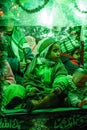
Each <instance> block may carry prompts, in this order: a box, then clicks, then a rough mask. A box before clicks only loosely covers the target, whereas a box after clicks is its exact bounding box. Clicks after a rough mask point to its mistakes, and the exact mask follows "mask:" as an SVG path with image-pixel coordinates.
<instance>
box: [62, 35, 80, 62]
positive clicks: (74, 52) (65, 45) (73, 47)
mask: <svg viewBox="0 0 87 130" xmlns="http://www.w3.org/2000/svg"><path fill="white" fill-rule="evenodd" d="M60 41H61V44H60V47H61V52H63V53H66V54H69V55H71V56H73V57H74V58H75V59H77V60H79V59H80V43H78V42H76V41H75V40H74V39H73V38H72V37H70V36H69V35H68V36H64V37H63V38H62V39H60Z"/></svg>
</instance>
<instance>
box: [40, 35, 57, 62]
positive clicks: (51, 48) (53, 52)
mask: <svg viewBox="0 0 87 130" xmlns="http://www.w3.org/2000/svg"><path fill="white" fill-rule="evenodd" d="M38 45H39V47H38V53H39V55H40V56H41V57H44V58H46V59H48V60H50V61H54V62H57V61H58V59H59V56H60V45H59V41H56V40H55V39H54V38H51V37H49V38H45V39H43V40H41V41H40V42H39V43H38Z"/></svg>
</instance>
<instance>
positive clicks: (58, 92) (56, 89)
mask: <svg viewBox="0 0 87 130" xmlns="http://www.w3.org/2000/svg"><path fill="white" fill-rule="evenodd" d="M61 92H62V91H61V90H59V88H58V87H56V88H55V89H54V90H53V93H55V94H58V95H59V94H61Z"/></svg>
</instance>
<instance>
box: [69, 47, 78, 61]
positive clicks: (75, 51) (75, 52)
mask: <svg viewBox="0 0 87 130" xmlns="http://www.w3.org/2000/svg"><path fill="white" fill-rule="evenodd" d="M71 55H72V56H73V57H74V58H75V59H76V60H78V61H79V60H80V47H78V48H75V49H74V50H73V51H72V53H71Z"/></svg>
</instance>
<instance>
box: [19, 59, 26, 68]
mask: <svg viewBox="0 0 87 130" xmlns="http://www.w3.org/2000/svg"><path fill="white" fill-rule="evenodd" d="M25 67H26V62H24V61H22V62H20V69H23V68H25Z"/></svg>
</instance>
